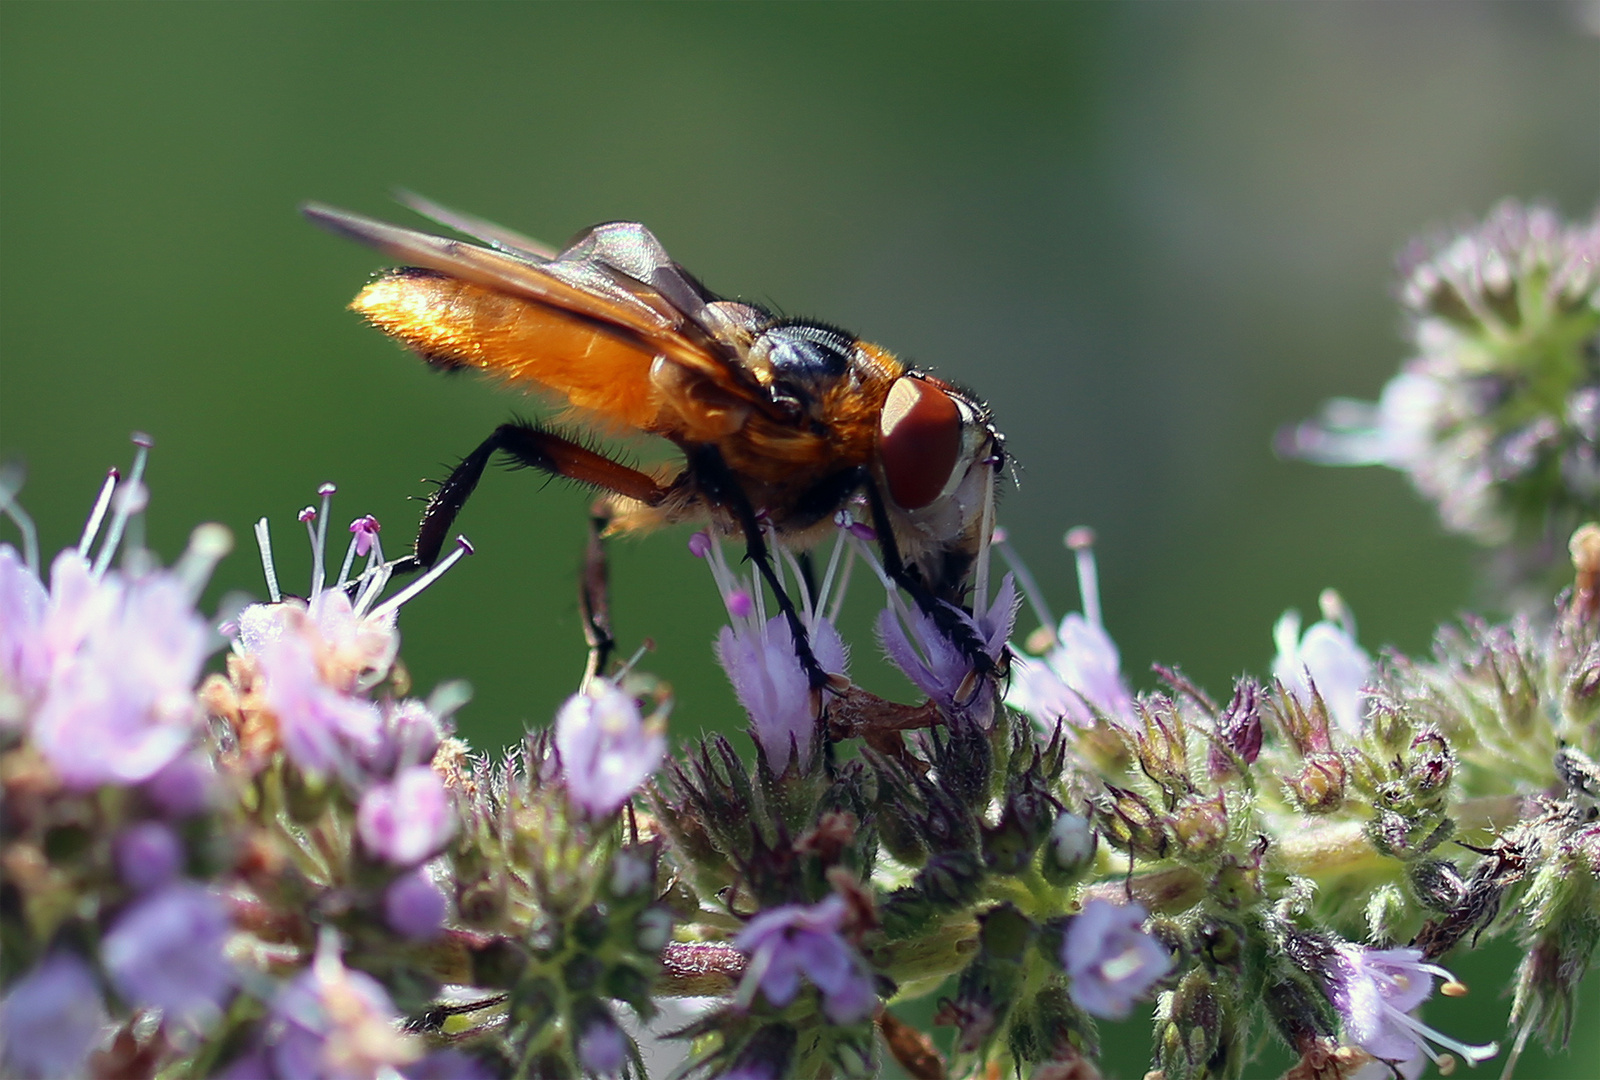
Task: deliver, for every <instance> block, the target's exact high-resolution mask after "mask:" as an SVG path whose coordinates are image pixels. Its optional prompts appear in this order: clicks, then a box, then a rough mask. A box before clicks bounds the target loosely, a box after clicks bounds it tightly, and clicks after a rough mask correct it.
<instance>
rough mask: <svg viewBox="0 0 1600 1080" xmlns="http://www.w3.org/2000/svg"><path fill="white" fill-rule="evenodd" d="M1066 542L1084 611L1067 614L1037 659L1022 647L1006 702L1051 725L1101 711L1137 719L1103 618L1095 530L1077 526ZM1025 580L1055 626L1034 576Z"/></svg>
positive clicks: (1125, 720)
mask: <svg viewBox="0 0 1600 1080" xmlns="http://www.w3.org/2000/svg"><path fill="white" fill-rule="evenodd" d="M1066 542H1067V546H1068V547H1069V548H1071V549H1072V551H1073V553H1074V555H1075V557H1076V561H1077V567H1078V592H1079V595H1080V596H1081V597H1082V601H1083V613H1082V614H1081V615H1080V614H1078V613H1077V612H1073V613H1071V614H1069V615H1067V616H1066V617H1065V618H1064V619H1062V620H1061V623H1060V625H1059V627H1057V629H1056V631H1055V633H1054V635H1053V636H1051V637H1050V645H1049V648H1048V651H1046V652H1045V654H1044V656H1043V657H1041V658H1039V659H1035V658H1033V657H1030V656H1027V655H1025V654H1024V653H1022V652H1021V651H1020V650H1019V651H1018V653H1017V656H1016V659H1015V660H1014V661H1013V662H1012V667H1011V686H1010V689H1009V690H1008V692H1007V694H1006V704H1007V705H1010V706H1011V707H1012V708H1013V709H1017V710H1018V711H1020V712H1023V713H1026V714H1027V715H1028V716H1030V717H1032V718H1033V719H1034V721H1035V722H1036V723H1039V724H1041V725H1044V726H1046V727H1049V726H1053V725H1054V724H1056V723H1057V722H1058V721H1060V720H1063V719H1065V720H1068V721H1070V722H1071V723H1074V724H1077V725H1079V726H1088V725H1090V724H1092V723H1094V721H1095V719H1096V718H1097V717H1103V718H1105V719H1107V720H1110V721H1112V722H1113V723H1117V724H1123V725H1132V724H1133V722H1134V718H1135V710H1134V703H1133V693H1132V691H1130V690H1129V689H1128V684H1127V681H1126V680H1125V679H1123V677H1122V658H1121V655H1120V654H1119V653H1118V652H1117V646H1116V643H1115V642H1114V641H1112V640H1111V635H1110V634H1108V633H1106V629H1105V626H1104V625H1102V623H1101V621H1100V584H1099V574H1098V572H1097V570H1096V567H1095V561H1094V534H1093V533H1092V532H1091V531H1090V530H1089V529H1087V528H1076V529H1073V530H1072V531H1070V532H1068V533H1067V537H1066ZM1001 551H1002V552H1003V553H1005V554H1006V556H1007V557H1008V558H1009V559H1011V560H1012V563H1013V565H1015V566H1018V567H1019V569H1020V567H1021V563H1020V561H1018V560H1017V559H1016V556H1015V555H1014V554H1012V552H1011V550H1010V548H1009V546H1006V545H1004V544H1002V546H1001ZM1024 580H1025V582H1027V583H1028V594H1029V599H1030V600H1031V601H1032V602H1033V606H1034V610H1035V611H1036V613H1038V615H1039V618H1040V621H1041V623H1043V624H1044V625H1045V626H1046V627H1048V626H1050V625H1051V624H1052V620H1051V618H1050V613H1049V609H1048V608H1047V607H1046V606H1045V604H1044V602H1043V600H1042V599H1041V598H1039V596H1038V589H1037V587H1035V586H1033V585H1032V578H1031V576H1028V577H1025V578H1024Z"/></svg>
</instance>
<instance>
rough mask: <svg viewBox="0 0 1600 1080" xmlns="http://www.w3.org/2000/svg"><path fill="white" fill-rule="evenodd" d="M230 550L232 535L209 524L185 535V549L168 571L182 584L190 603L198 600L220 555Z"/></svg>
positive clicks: (231, 548)
mask: <svg viewBox="0 0 1600 1080" xmlns="http://www.w3.org/2000/svg"><path fill="white" fill-rule="evenodd" d="M232 550H233V533H231V532H229V531H228V529H227V527H226V526H223V525H218V524H216V523H214V522H213V523H211V524H207V525H200V526H197V527H196V528H195V530H194V532H192V533H190V534H189V546H188V547H186V548H184V551H183V555H182V556H180V557H179V559H178V562H177V565H176V566H174V567H173V568H172V572H173V573H174V574H175V575H177V578H178V580H179V581H180V582H181V583H182V584H183V589H184V592H186V593H187V594H188V596H189V602H190V603H191V604H192V603H194V602H195V601H196V600H198V599H200V594H201V593H202V592H204V591H205V587H206V582H208V581H210V580H211V572H212V571H213V570H215V569H216V568H217V563H219V562H221V561H222V559H223V556H225V555H227V554H228V552H230V551H232Z"/></svg>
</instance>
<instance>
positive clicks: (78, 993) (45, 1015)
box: [0, 951, 109, 1078]
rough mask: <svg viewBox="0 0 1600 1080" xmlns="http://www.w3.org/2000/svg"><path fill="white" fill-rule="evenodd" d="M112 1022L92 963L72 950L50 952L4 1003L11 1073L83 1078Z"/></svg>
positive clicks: (0, 1054) (3, 1037)
mask: <svg viewBox="0 0 1600 1080" xmlns="http://www.w3.org/2000/svg"><path fill="white" fill-rule="evenodd" d="M108 1020H109V1017H108V1016H107V1014H106V1006H105V1001H104V1000H103V999H102V998H101V996H100V986H99V984H98V983H97V982H96V981H95V977H94V972H93V970H92V969H91V968H90V967H89V965H88V964H87V963H85V962H84V961H83V960H82V959H81V958H79V957H78V956H77V955H76V954H74V953H71V952H66V951H56V952H53V953H51V954H49V955H48V956H46V957H45V958H44V959H43V960H41V961H39V963H38V964H37V965H35V967H34V969H33V970H32V971H30V972H28V973H27V974H26V975H24V976H23V977H22V978H20V979H18V980H17V981H16V982H14V983H12V985H11V992H10V993H8V994H7V995H6V996H5V999H4V1000H3V1001H0V1064H3V1065H4V1066H5V1075H7V1076H19V1077H30V1078H31V1077H38V1078H49V1077H56V1076H77V1075H80V1074H81V1073H82V1072H83V1067H84V1063H85V1062H86V1061H87V1059H88V1057H89V1052H90V1051H91V1050H93V1049H94V1048H95V1046H96V1045H98V1044H99V1042H100V1040H101V1039H102V1038H103V1037H104V1036H105V1034H106V1030H107V1021H108Z"/></svg>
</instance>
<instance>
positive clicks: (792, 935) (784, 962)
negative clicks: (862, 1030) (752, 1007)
mask: <svg viewBox="0 0 1600 1080" xmlns="http://www.w3.org/2000/svg"><path fill="white" fill-rule="evenodd" d="M846 911H847V907H846V904H845V901H844V898H843V897H841V896H838V895H834V896H829V897H828V898H827V899H826V900H824V901H822V902H821V903H820V904H811V905H805V904H785V905H784V906H782V907H776V908H773V909H771V910H770V911H764V912H762V913H761V914H759V915H757V916H756V917H755V918H754V919H751V920H750V922H749V923H747V924H746V925H745V928H744V929H743V930H741V931H740V932H739V936H738V937H737V938H735V939H734V942H733V944H734V947H735V948H737V949H738V950H739V951H740V952H742V953H744V954H745V955H747V956H749V957H750V965H749V967H748V968H746V969H745V976H744V982H743V984H742V985H741V986H740V988H739V995H740V999H741V1000H744V1001H747V1002H748V1001H749V1000H750V999H751V998H753V997H754V996H755V992H756V990H757V989H758V988H759V989H760V990H761V992H762V993H764V994H766V996H767V1000H768V1001H770V1002H771V1003H772V1004H773V1005H775V1006H777V1007H778V1008H780V1009H781V1008H783V1007H784V1006H785V1005H787V1004H789V1002H791V1001H793V1000H794V996H795V994H796V993H797V992H799V989H800V976H801V975H802V974H803V975H805V976H806V977H807V978H809V979H810V980H811V982H812V983H813V984H814V985H815V986H816V988H817V990H818V991H819V992H820V993H821V994H822V1011H823V1012H825V1013H826V1014H827V1015H828V1019H830V1020H832V1021H833V1022H834V1023H836V1024H853V1023H856V1022H857V1021H859V1020H863V1019H865V1018H866V1017H867V1016H869V1015H871V1013H872V1010H873V1008H874V1007H875V1006H876V1005H877V1003H878V995H877V992H876V990H874V988H873V985H872V975H871V973H870V972H869V971H868V970H867V967H866V965H865V964H864V963H863V962H862V960H861V958H860V957H859V956H858V955H856V951H855V950H854V949H852V948H851V947H850V946H849V945H848V944H846V942H845V940H844V938H843V937H842V936H840V934H839V929H840V927H841V926H843V925H844V917H845V913H846Z"/></svg>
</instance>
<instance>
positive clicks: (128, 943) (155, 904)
mask: <svg viewBox="0 0 1600 1080" xmlns="http://www.w3.org/2000/svg"><path fill="white" fill-rule="evenodd" d="M232 930H233V925H232V921H231V920H230V919H229V917H228V909H227V906H226V904H225V903H224V902H223V900H222V899H221V898H220V897H219V896H217V895H216V894H215V893H213V892H212V891H211V890H209V889H207V888H205V887H204V886H201V885H197V884H194V883H191V882H179V883H175V884H172V885H168V886H166V887H165V888H163V889H160V890H158V891H156V892H154V893H150V894H148V895H147V896H146V897H144V898H143V899H141V900H139V901H138V902H136V903H135V904H134V905H133V906H132V907H131V908H129V909H128V910H127V911H125V912H123V913H122V914H121V915H120V916H119V917H118V918H117V921H116V922H115V924H113V926H112V927H111V930H110V931H109V932H108V933H107V934H106V936H105V939H104V940H103V941H102V942H101V944H100V956H101V958H102V959H103V960H104V961H105V966H106V973H107V974H108V975H110V977H111V982H112V985H113V986H115V987H116V988H117V993H118V994H119V995H121V997H122V998H123V1000H125V1001H127V1002H129V1003H131V1004H134V1005H138V1006H142V1007H144V1008H151V1009H160V1010H162V1012H163V1013H164V1014H165V1015H166V1016H167V1017H168V1018H169V1019H170V1020H172V1021H174V1022H177V1023H180V1024H189V1025H199V1024H207V1023H210V1022H212V1021H214V1020H216V1019H217V1018H218V1017H220V1016H221V1015H222V1006H223V1005H224V1004H226V1003H227V1000H228V998H229V996H230V995H231V994H232V992H233V988H234V985H235V984H236V983H237V982H238V974H237V972H236V971H235V970H234V967H233V965H232V964H231V963H230V962H229V961H228V959H227V957H226V956H225V955H224V953H223V949H224V946H225V945H226V944H227V940H228V935H229V934H230V933H231V932H232Z"/></svg>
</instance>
